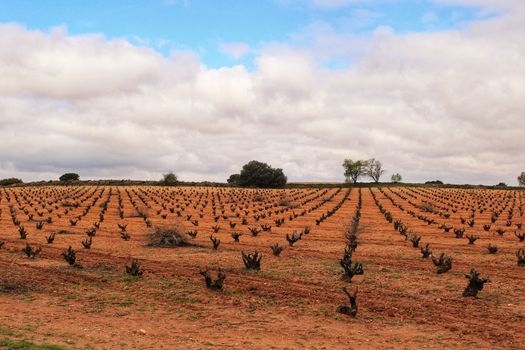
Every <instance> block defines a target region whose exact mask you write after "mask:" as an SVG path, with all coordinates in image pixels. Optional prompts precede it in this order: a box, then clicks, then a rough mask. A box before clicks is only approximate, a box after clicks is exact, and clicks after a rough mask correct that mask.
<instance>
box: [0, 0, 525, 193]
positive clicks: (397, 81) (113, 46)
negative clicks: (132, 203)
mask: <svg viewBox="0 0 525 350" xmlns="http://www.w3.org/2000/svg"><path fill="white" fill-rule="evenodd" d="M458 1H459V0H458ZM458 1H457V2H458ZM462 2H464V3H466V2H470V3H473V1H467V0H464V1H463V0H462ZM505 3H506V4H507V5H508V6H513V5H515V6H520V5H519V3H517V2H513V1H508V2H505ZM476 4H481V5H487V6H492V5H494V4H496V2H495V1H489V0H479V1H476ZM516 4H517V5H516ZM514 8H517V7H514ZM523 17H524V16H523V15H521V12H519V11H506V12H503V13H502V14H501V15H499V16H496V17H492V18H491V19H486V20H479V21H477V22H474V23H472V24H470V25H469V26H467V27H466V28H465V29H462V30H450V31H443V32H433V33H408V34H396V33H393V32H392V31H391V30H389V29H388V28H378V29H377V30H376V31H375V32H374V33H373V34H372V35H371V36H370V37H366V38H363V37H356V36H352V35H349V34H348V33H342V32H338V31H337V30H334V29H333V28H330V27H329V26H328V27H327V26H324V25H323V26H312V27H309V28H308V29H306V30H305V31H304V32H303V33H297V35H296V36H292V40H291V41H290V42H288V43H273V44H269V45H265V46H263V47H262V48H260V49H259V50H258V53H257V57H256V59H255V67H256V68H255V69H254V70H253V71H250V70H248V69H247V68H245V67H244V66H242V65H238V66H234V67H223V68H219V69H211V68H207V67H206V66H204V65H203V64H202V63H201V62H200V61H199V58H198V56H197V55H196V54H194V53H192V52H175V53H174V54H173V55H172V56H171V57H169V58H165V57H162V56H161V55H159V54H158V53H156V52H155V51H154V50H151V49H147V48H141V47H136V46H133V45H132V44H130V43H129V42H127V41H125V40H109V39H107V38H105V37H103V36H100V35H86V36H72V35H69V34H68V33H67V32H66V31H65V30H63V29H56V30H52V31H51V32H49V33H47V32H39V31H32V30H28V29H25V28H24V27H21V26H19V25H16V24H5V25H0V74H1V76H2V79H1V80H0V123H1V128H0V140H1V146H2V147H0V177H8V176H9V177H10V176H19V177H22V178H23V179H25V180H37V179H43V178H56V177H57V175H59V174H61V173H62V172H65V171H70V170H74V171H78V172H80V173H81V175H82V177H83V178H108V177H111V178H150V179H157V178H159V177H160V174H162V173H163V172H166V171H169V170H175V171H176V172H178V173H179V174H180V177H181V178H182V179H184V180H217V181H224V180H225V179H226V178H227V177H228V175H229V174H231V173H233V172H236V171H238V169H239V168H240V167H241V166H242V164H244V163H245V162H247V161H249V160H251V159H258V160H261V161H266V162H268V163H270V164H272V165H273V166H276V167H282V168H284V169H285V172H286V173H287V175H288V176H289V178H290V179H291V180H305V181H316V180H319V181H333V180H341V179H342V176H341V175H342V171H341V170H342V168H341V163H342V160H343V159H344V158H346V157H350V158H370V157H375V158H378V159H381V160H382V161H383V163H384V165H385V167H386V168H387V170H388V173H392V172H400V173H401V174H403V176H404V179H405V180H407V181H423V180H428V179H435V178H439V179H442V180H445V181H452V182H459V183H465V182H471V183H489V184H492V183H496V182H499V181H506V182H508V183H515V182H516V180H515V178H516V176H517V175H518V174H519V173H520V172H521V171H523V170H525V169H524V167H525V155H524V153H523V151H522V150H523V135H524V131H525V119H524V118H523V115H525V85H524V84H523V81H524V77H525V42H523V40H522V38H523V36H524V34H525V28H524V26H523V24H522V23H525V22H523V20H524V18H523ZM321 34H322V35H321ZM321 37H322V38H323V40H322V41H320V40H319V38H321ZM319 47H322V48H323V50H322V52H321V51H320V50H319ZM331 57H337V58H338V59H343V60H347V61H348V62H349V65H348V67H347V68H342V69H330V68H327V67H326V66H325V64H324V63H325V62H326V61H327V60H329V59H330V58H331Z"/></svg>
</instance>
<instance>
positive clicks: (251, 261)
mask: <svg viewBox="0 0 525 350" xmlns="http://www.w3.org/2000/svg"><path fill="white" fill-rule="evenodd" d="M241 256H242V261H243V263H244V266H245V267H246V268H247V269H249V270H260V269H261V259H262V257H263V255H262V254H261V253H259V252H258V251H255V252H253V253H249V254H244V252H241Z"/></svg>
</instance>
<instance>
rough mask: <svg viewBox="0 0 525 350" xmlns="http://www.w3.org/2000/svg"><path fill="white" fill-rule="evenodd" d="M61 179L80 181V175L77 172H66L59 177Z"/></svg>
mask: <svg viewBox="0 0 525 350" xmlns="http://www.w3.org/2000/svg"><path fill="white" fill-rule="evenodd" d="M58 179H59V180H60V181H78V180H80V176H79V175H78V174H76V173H65V174H64V175H62V176H60V177H59V178H58Z"/></svg>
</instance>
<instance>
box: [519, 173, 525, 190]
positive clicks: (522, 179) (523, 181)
mask: <svg viewBox="0 0 525 350" xmlns="http://www.w3.org/2000/svg"><path fill="white" fill-rule="evenodd" d="M518 184H519V185H520V186H525V171H523V172H522V173H521V174H520V176H518Z"/></svg>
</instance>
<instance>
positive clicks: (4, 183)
mask: <svg viewBox="0 0 525 350" xmlns="http://www.w3.org/2000/svg"><path fill="white" fill-rule="evenodd" d="M21 183H23V181H22V180H20V179H17V178H14V177H10V178H8V179H2V180H0V186H10V185H16V184H21Z"/></svg>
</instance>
